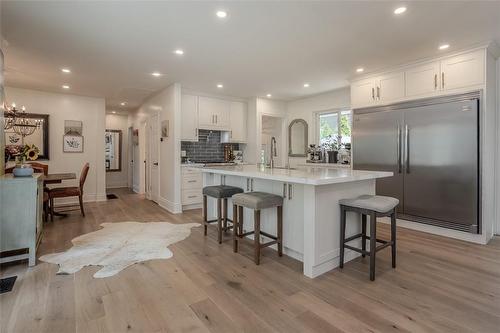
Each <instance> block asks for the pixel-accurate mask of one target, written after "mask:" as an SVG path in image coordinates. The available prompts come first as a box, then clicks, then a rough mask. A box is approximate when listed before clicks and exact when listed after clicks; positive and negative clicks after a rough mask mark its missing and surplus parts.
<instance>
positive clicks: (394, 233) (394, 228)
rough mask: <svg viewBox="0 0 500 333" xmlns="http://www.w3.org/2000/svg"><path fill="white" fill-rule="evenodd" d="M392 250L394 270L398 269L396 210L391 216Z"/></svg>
mask: <svg viewBox="0 0 500 333" xmlns="http://www.w3.org/2000/svg"><path fill="white" fill-rule="evenodd" d="M391 250H392V268H396V208H394V210H393V211H392V214H391Z"/></svg>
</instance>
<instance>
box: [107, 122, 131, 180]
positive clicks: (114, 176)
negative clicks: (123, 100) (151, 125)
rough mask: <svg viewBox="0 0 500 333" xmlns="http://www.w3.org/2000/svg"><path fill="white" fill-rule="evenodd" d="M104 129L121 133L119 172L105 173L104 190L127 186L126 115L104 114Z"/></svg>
mask: <svg viewBox="0 0 500 333" xmlns="http://www.w3.org/2000/svg"><path fill="white" fill-rule="evenodd" d="M106 129H110V130H120V131H122V144H121V156H120V158H121V171H112V172H106V188H116V187H127V186H128V115H121V114H109V113H108V114H106Z"/></svg>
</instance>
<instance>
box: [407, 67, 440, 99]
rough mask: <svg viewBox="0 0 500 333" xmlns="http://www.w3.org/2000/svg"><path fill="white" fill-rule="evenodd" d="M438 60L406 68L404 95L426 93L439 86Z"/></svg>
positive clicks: (435, 89)
mask: <svg viewBox="0 0 500 333" xmlns="http://www.w3.org/2000/svg"><path fill="white" fill-rule="evenodd" d="M439 68H440V67H439V61H434V62H429V63H426V64H423V65H417V66H415V67H411V68H409V69H407V70H406V72H405V75H406V96H420V95H428V94H432V93H434V92H436V91H438V90H439V89H440V87H441V76H440V74H439V73H440V69H439Z"/></svg>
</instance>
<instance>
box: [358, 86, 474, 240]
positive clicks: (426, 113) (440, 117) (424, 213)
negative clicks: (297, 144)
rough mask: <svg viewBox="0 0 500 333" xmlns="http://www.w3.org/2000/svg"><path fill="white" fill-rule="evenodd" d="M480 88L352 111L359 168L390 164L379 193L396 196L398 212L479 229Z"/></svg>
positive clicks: (413, 218)
mask: <svg viewBox="0 0 500 333" xmlns="http://www.w3.org/2000/svg"><path fill="white" fill-rule="evenodd" d="M479 103H480V94H479V92H477V93H469V94H464V95H457V96H448V97H442V98H433V99H426V100H421V101H415V102H408V103H400V104H395V105H391V106H386V107H379V108H366V109H357V110H354V121H353V134H352V135H353V138H352V145H353V146H352V153H353V165H354V169H357V170H380V171H392V172H393V173H394V176H393V177H390V178H383V179H380V180H377V185H376V192H377V194H379V195H388V196H392V197H396V198H398V199H399V201H400V204H399V206H398V218H403V219H406V220H410V221H415V222H420V223H427V224H432V225H437V226H441V227H445V228H450V229H456V230H462V231H467V232H471V233H479V232H480V220H481V219H480V209H479V207H480V204H479V203H480V196H479V193H480V191H479V186H480V185H479V184H480V182H479V177H480V173H479V170H480V164H479V163H480V162H479V161H480V159H479V130H480V128H479V110H480V108H479V105H480V104H479Z"/></svg>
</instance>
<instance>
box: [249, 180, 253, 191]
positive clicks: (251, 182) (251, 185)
mask: <svg viewBox="0 0 500 333" xmlns="http://www.w3.org/2000/svg"><path fill="white" fill-rule="evenodd" d="M250 191H252V192H253V178H252V179H250Z"/></svg>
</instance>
